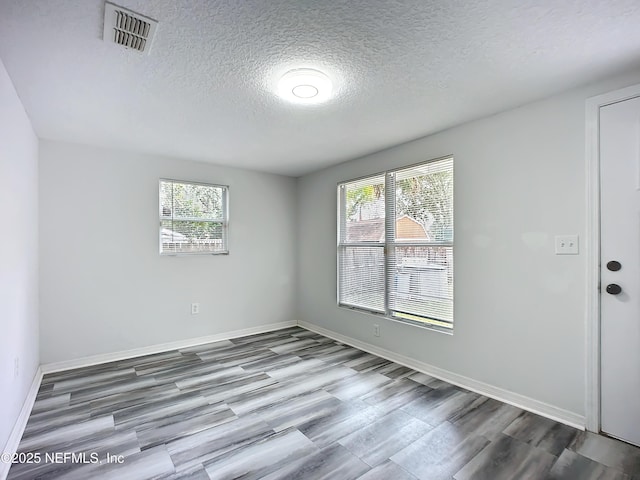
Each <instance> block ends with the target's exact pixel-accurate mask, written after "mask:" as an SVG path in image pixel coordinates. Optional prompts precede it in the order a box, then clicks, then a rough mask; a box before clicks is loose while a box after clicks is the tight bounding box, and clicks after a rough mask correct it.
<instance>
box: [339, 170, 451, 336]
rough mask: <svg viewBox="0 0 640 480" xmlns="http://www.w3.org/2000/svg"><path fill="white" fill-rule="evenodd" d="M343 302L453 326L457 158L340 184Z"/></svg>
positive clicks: (410, 319) (393, 315) (425, 322)
mask: <svg viewBox="0 0 640 480" xmlns="http://www.w3.org/2000/svg"><path fill="white" fill-rule="evenodd" d="M338 205H339V215H338V217H339V218H338V303H339V305H342V306H346V307H351V308H356V309H361V310H366V311H370V312H374V313H379V314H383V315H386V316H388V317H391V318H395V319H398V320H402V321H406V322H409V323H416V324H419V325H429V326H435V327H438V328H444V329H451V328H452V327H453V158H452V157H447V158H442V159H437V160H433V161H430V162H426V163H423V164H420V165H414V166H411V167H407V168H403V169H398V170H393V171H389V172H385V173H382V174H378V175H374V176H371V177H367V178H364V179H360V180H354V181H351V182H345V183H342V184H340V185H338Z"/></svg>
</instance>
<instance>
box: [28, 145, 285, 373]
mask: <svg viewBox="0 0 640 480" xmlns="http://www.w3.org/2000/svg"><path fill="white" fill-rule="evenodd" d="M160 177H165V178H174V179H179V180H193V181H199V182H211V183H218V184H226V185H229V198H230V203H229V210H230V223H229V249H230V254H229V255H218V256H211V255H208V256H200V255H198V256H190V257H189V256H182V257H169V256H160V255H159V254H158V179H159V178H160ZM40 187H41V188H40V212H41V215H40V235H41V237H40V238H41V242H40V259H41V270H40V272H41V276H40V290H41V310H40V312H41V326H40V330H41V340H42V341H41V343H42V351H41V355H42V363H49V362H55V361H61V360H69V359H73V358H78V357H84V356H89V355H95V354H102V353H111V352H118V351H123V350H128V349H132V348H137V347H144V346H149V345H155V344H160V343H165V342H172V341H177V340H181V339H189V338H193V337H199V336H205V335H212V334H218V333H225V332H230V331H234V330H240V329H244V328H250V327H257V326H260V325H268V324H273V323H276V322H282V321H291V320H293V319H294V313H293V312H294V292H295V281H294V275H295V267H294V262H295V255H294V249H295V239H294V232H295V223H294V222H295V215H294V212H295V180H294V179H292V178H289V177H282V176H277V175H270V174H264V173H258V172H251V171H246V170H239V169H233V168H225V167H217V166H213V165H209V164H205V163H198V162H191V161H185V160H177V159H171V158H166V157H159V156H149V155H140V154H134V153H128V152H122V151H114V150H108V149H101V148H95V147H86V146H79V145H72V144H64V143H56V142H50V141H42V142H41V146H40ZM191 302H199V303H200V310H201V311H200V314H199V315H195V316H192V315H191V314H190V304H191Z"/></svg>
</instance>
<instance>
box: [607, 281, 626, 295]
mask: <svg viewBox="0 0 640 480" xmlns="http://www.w3.org/2000/svg"><path fill="white" fill-rule="evenodd" d="M620 292H622V287H620V285H617V284H615V283H610V284H609V285H607V293H610V294H611V295H618V294H619V293H620Z"/></svg>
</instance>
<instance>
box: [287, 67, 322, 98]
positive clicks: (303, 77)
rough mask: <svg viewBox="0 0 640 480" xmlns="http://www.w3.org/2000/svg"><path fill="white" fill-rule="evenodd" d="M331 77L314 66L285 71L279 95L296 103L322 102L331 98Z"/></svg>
mask: <svg viewBox="0 0 640 480" xmlns="http://www.w3.org/2000/svg"><path fill="white" fill-rule="evenodd" d="M332 87H333V85H332V83H331V79H330V78H329V77H328V76H327V75H325V74H324V73H322V72H321V71H319V70H315V69H313V68H298V69H295V70H290V71H288V72H287V73H285V74H284V75H283V76H282V78H281V79H280V82H279V83H278V95H280V96H281V97H282V98H284V99H285V100H289V101H290V102H295V103H322V102H325V101H327V100H328V99H329V98H331V92H332Z"/></svg>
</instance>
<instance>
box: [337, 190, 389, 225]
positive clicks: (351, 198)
mask: <svg viewBox="0 0 640 480" xmlns="http://www.w3.org/2000/svg"><path fill="white" fill-rule="evenodd" d="M383 195H384V185H383V184H376V185H365V186H363V187H359V188H347V192H346V197H347V218H350V219H352V220H362V207H363V206H364V205H366V204H367V203H371V202H373V201H375V200H378V199H379V198H380V197H382V196H383Z"/></svg>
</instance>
